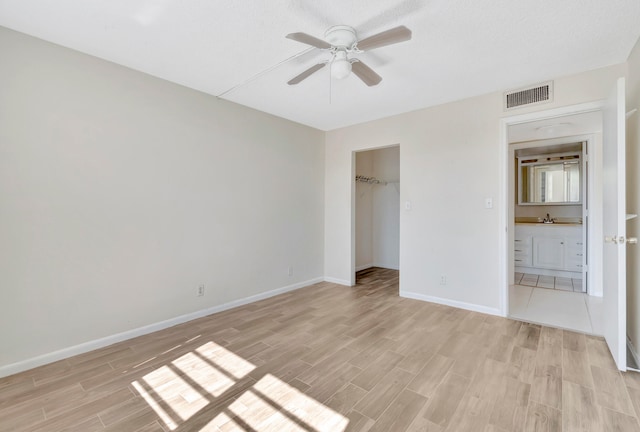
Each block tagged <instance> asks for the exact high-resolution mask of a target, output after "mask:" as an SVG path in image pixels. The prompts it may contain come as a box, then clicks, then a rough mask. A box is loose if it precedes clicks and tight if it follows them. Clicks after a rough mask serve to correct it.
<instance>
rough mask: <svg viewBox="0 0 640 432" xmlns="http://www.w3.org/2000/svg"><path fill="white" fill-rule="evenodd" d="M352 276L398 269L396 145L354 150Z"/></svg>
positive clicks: (398, 190) (398, 214)
mask: <svg viewBox="0 0 640 432" xmlns="http://www.w3.org/2000/svg"><path fill="white" fill-rule="evenodd" d="M354 159H355V161H354V162H355V176H354V183H355V185H354V201H355V202H354V208H355V221H354V222H355V227H354V228H355V229H354V231H355V251H354V252H355V253H354V255H355V256H354V260H355V266H354V273H355V275H354V278H355V281H356V283H357V282H358V281H357V275H358V274H360V275H364V274H367V273H366V270H367V269H389V270H395V271H397V270H399V269H400V146H398V145H395V146H391V147H384V148H379V149H373V150H366V151H360V152H355V154H354Z"/></svg>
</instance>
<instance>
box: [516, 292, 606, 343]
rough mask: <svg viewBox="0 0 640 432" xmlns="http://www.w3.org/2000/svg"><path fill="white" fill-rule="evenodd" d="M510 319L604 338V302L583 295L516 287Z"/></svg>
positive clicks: (597, 298)
mask: <svg viewBox="0 0 640 432" xmlns="http://www.w3.org/2000/svg"><path fill="white" fill-rule="evenodd" d="M509 316H510V317H511V318H515V319H521V320H524V321H528V322H533V323H537V324H543V325H550V326H554V327H558V328H563V329H567V330H574V331H579V332H583V333H588V334H593V335H602V334H603V324H602V298H600V297H593V296H589V295H587V294H584V293H580V292H573V291H564V290H558V289H547V288H540V287H536V286H525V285H513V286H511V287H510V288H509Z"/></svg>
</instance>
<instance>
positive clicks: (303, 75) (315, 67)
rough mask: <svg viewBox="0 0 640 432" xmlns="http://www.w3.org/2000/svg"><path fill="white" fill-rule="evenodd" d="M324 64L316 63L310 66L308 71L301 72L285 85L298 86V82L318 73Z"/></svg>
mask: <svg viewBox="0 0 640 432" xmlns="http://www.w3.org/2000/svg"><path fill="white" fill-rule="evenodd" d="M325 65H326V63H318V64H316V65H313V66H311V67H310V68H309V69H307V70H306V71H304V72H302V73H301V74H300V75H297V76H295V77H293V78H291V79H290V80H289V81H288V82H287V84H289V85H296V84H298V83H299V82H300V81H302V80H303V79H306V78H308V77H309V76H310V75H312V74H314V73H316V72H318V71H319V70H320V69H322V68H323V67H325Z"/></svg>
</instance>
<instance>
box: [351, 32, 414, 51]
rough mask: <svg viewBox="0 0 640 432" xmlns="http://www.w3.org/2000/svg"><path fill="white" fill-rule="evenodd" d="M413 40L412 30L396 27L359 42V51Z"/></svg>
mask: <svg viewBox="0 0 640 432" xmlns="http://www.w3.org/2000/svg"><path fill="white" fill-rule="evenodd" d="M409 39H411V30H409V29H408V28H406V27H405V26H399V27H394V28H392V29H389V30H386V31H383V32H381V33H378V34H374V35H373V36H369V37H368V38H364V39H362V40H361V41H359V42H358V45H357V46H358V49H359V50H362V51H367V50H372V49H374V48H380V47H383V46H387V45H391V44H394V43H398V42H404V41H407V40H409Z"/></svg>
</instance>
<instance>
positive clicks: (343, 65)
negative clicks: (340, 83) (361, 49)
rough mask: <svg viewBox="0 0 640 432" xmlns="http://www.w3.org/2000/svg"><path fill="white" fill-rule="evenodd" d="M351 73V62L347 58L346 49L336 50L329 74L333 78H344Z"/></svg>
mask: <svg viewBox="0 0 640 432" xmlns="http://www.w3.org/2000/svg"><path fill="white" fill-rule="evenodd" d="M350 73H351V62H350V61H349V59H348V58H347V53H346V51H343V50H338V51H336V54H335V57H334V58H333V61H332V62H331V76H332V77H333V78H335V79H344V78H346V77H348V76H349V74H350Z"/></svg>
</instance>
